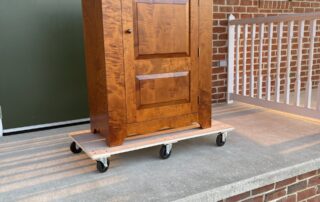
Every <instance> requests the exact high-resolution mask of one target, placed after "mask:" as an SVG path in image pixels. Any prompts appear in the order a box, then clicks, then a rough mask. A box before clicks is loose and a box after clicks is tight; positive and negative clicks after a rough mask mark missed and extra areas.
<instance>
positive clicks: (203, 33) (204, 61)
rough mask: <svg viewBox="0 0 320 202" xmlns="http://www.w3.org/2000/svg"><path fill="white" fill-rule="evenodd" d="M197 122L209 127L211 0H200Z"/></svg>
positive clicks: (203, 126)
mask: <svg viewBox="0 0 320 202" xmlns="http://www.w3.org/2000/svg"><path fill="white" fill-rule="evenodd" d="M199 15H200V17H199V21H200V22H201V23H199V29H200V31H199V48H200V56H199V77H200V78H201V79H199V96H200V98H199V124H200V125H201V127H202V128H209V127H211V61H212V1H211V0H200V12H199Z"/></svg>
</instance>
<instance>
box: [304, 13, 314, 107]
mask: <svg viewBox="0 0 320 202" xmlns="http://www.w3.org/2000/svg"><path fill="white" fill-rule="evenodd" d="M316 26H317V20H316V19H314V20H312V21H310V48H309V64H308V79H307V88H306V103H305V107H307V108H311V96H312V69H313V54H314V38H315V37H316Z"/></svg>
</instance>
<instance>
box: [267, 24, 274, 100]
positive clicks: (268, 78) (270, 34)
mask: <svg viewBox="0 0 320 202" xmlns="http://www.w3.org/2000/svg"><path fill="white" fill-rule="evenodd" d="M272 38H273V23H272V22H271V23H270V24H269V42H268V43H269V44H268V67H267V89H266V91H267V100H269V101H270V99H271V52H272Z"/></svg>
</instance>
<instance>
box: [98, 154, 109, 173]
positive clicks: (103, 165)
mask: <svg viewBox="0 0 320 202" xmlns="http://www.w3.org/2000/svg"><path fill="white" fill-rule="evenodd" d="M109 166H110V160H109V159H108V158H107V159H106V160H100V161H97V170H98V171H99V172H100V173H104V172H107V170H108V168H109Z"/></svg>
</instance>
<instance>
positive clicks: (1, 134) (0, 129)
mask: <svg viewBox="0 0 320 202" xmlns="http://www.w3.org/2000/svg"><path fill="white" fill-rule="evenodd" d="M2 136H3V125H2V119H1V118H0V137H2Z"/></svg>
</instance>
